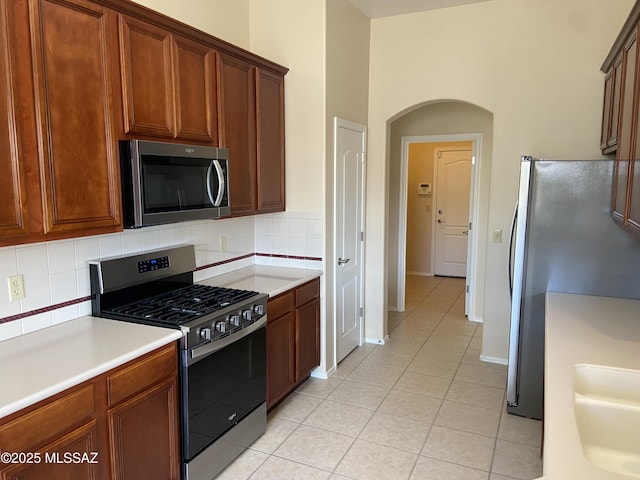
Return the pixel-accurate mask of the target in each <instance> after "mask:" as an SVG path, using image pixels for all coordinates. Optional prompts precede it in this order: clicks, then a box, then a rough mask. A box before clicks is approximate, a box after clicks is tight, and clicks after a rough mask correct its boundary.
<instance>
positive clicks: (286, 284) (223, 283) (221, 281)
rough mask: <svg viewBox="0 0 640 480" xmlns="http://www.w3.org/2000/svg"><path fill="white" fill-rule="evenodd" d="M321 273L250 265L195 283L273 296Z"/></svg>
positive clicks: (301, 269)
mask: <svg viewBox="0 0 640 480" xmlns="http://www.w3.org/2000/svg"><path fill="white" fill-rule="evenodd" d="M321 275H322V270H307V269H303V268H285V267H271V266H268V265H252V266H250V267H245V268H240V269H238V270H234V271H233V272H230V273H225V274H224V275H218V276H215V277H211V278H208V279H206V280H201V281H199V282H196V283H201V284H203V285H213V286H217V287H228V288H239V289H242V290H252V291H255V292H260V293H266V294H268V295H269V296H270V297H275V296H276V295H279V294H281V293H283V292H286V291H287V290H290V289H292V288H294V287H297V286H298V285H302V284H303V283H306V282H308V281H309V280H313V279H314V278H317V277H319V276H321Z"/></svg>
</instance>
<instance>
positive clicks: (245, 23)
mask: <svg viewBox="0 0 640 480" xmlns="http://www.w3.org/2000/svg"><path fill="white" fill-rule="evenodd" d="M136 3H139V4H140V5H144V6H145V7H147V8H150V9H152V10H155V11H156V12H160V13H162V14H164V15H167V16H168V17H171V18H174V19H176V20H180V21H181V22H182V23H186V24H187V25H191V26H192V27H195V28H197V29H199V30H202V31H203V32H206V33H208V34H210V35H213V36H215V37H218V38H220V39H222V40H225V41H227V42H229V43H233V44H234V45H237V46H238V47H242V48H244V49H245V50H248V49H249V20H248V19H249V0H232V1H229V0H188V1H186V2H181V1H176V0H136Z"/></svg>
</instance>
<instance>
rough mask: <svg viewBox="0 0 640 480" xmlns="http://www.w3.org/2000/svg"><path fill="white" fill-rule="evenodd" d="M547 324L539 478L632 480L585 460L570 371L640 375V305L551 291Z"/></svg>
mask: <svg viewBox="0 0 640 480" xmlns="http://www.w3.org/2000/svg"><path fill="white" fill-rule="evenodd" d="M545 323H546V327H545V382H544V388H545V398H544V415H545V423H544V455H543V472H544V476H543V477H542V478H543V479H544V480H566V479H570V478H576V479H580V480H622V479H629V478H632V477H629V476H626V475H621V474H617V473H612V472H609V471H606V470H603V469H600V468H598V467H596V466H595V465H593V464H591V463H590V462H589V461H588V460H587V459H586V458H585V456H584V454H583V452H582V446H581V443H580V435H579V432H578V427H577V424H576V420H575V414H574V390H573V368H574V365H576V364H580V363H587V364H596V365H603V366H608V367H619V368H628V369H634V370H640V355H639V354H638V352H640V300H629V299H620V298H607V297H594V296H588V295H573V294H564V293H551V292H549V293H547V295H546V315H545ZM639 434H640V432H639Z"/></svg>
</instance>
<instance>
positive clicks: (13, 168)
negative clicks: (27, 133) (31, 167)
mask: <svg viewBox="0 0 640 480" xmlns="http://www.w3.org/2000/svg"><path fill="white" fill-rule="evenodd" d="M11 6H15V4H12V3H11V2H2V3H0V172H2V175H0V204H1V205H2V208H0V238H6V237H17V236H25V235H26V234H27V233H28V227H27V220H26V216H27V214H28V211H27V191H26V185H25V178H26V172H24V170H23V162H21V161H20V159H21V155H22V152H21V149H20V143H19V141H18V134H19V131H18V128H17V122H18V118H17V115H16V105H15V103H14V99H15V98H16V91H15V82H14V67H13V64H12V61H11V58H12V54H11V50H10V48H11V40H14V38H11V37H10V36H9V31H10V29H11V27H12V24H13V23H14V22H13V21H12V20H9V12H8V9H9V8H11Z"/></svg>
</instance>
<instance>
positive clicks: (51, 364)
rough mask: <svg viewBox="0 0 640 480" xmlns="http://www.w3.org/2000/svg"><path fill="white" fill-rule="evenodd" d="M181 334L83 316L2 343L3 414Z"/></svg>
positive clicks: (0, 400)
mask: <svg viewBox="0 0 640 480" xmlns="http://www.w3.org/2000/svg"><path fill="white" fill-rule="evenodd" d="M180 337H182V333H181V332H180V331H179V330H175V329H169V328H160V327H150V326H148V325H139V324H136V323H127V322H119V321H116V320H108V319H104V318H96V317H90V316H87V317H81V318H77V319H75V320H71V321H69V322H65V323H61V324H59V325H55V326H52V327H48V328H45V329H43V330H38V331H36V332H32V333H28V334H26V335H22V336H21V337H16V338H11V339H9V340H4V341H2V342H0V418H2V417H4V416H6V415H9V414H10V413H13V412H16V411H18V410H20V409H22V408H24V407H27V406H29V405H32V404H34V403H36V402H38V401H40V400H43V399H45V398H47V397H50V396H51V395H55V394H56V393H59V392H62V391H63V390H66V389H67V388H70V387H73V386H74V385H78V384H79V383H82V382H84V381H85V380H89V379H90V378H93V377H95V376H96V375H100V374H101V373H104V372H106V371H108V370H111V369H112V368H115V367H117V366H120V365H122V364H124V363H126V362H128V361H130V360H133V359H134V358H137V357H139V356H141V355H144V354H145V353H148V352H150V351H152V350H155V349H156V348H159V347H162V346H163V345H167V344H169V343H171V342H172V341H175V340H177V339H179V338H180Z"/></svg>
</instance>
